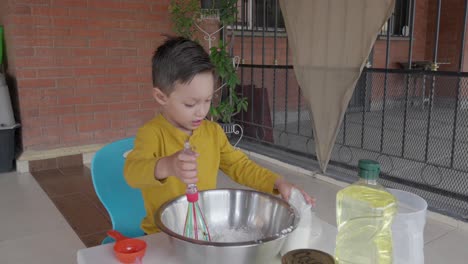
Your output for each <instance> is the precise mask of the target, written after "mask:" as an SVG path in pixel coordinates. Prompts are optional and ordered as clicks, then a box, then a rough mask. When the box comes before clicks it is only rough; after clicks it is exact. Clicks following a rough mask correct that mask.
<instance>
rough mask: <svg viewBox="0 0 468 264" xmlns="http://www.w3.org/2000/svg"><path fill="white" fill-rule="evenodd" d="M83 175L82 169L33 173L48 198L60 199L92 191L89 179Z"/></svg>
mask: <svg viewBox="0 0 468 264" xmlns="http://www.w3.org/2000/svg"><path fill="white" fill-rule="evenodd" d="M83 174H84V171H83V168H82V167H80V168H66V169H60V170H58V169H56V170H46V171H40V172H33V175H34V177H35V178H37V180H38V182H39V184H40V185H41V187H42V188H43V189H44V191H45V192H46V193H47V194H48V195H49V197H60V196H63V195H68V194H75V193H81V192H82V191H83V190H87V189H93V185H92V181H91V178H90V177H89V176H88V175H86V174H85V175H83Z"/></svg>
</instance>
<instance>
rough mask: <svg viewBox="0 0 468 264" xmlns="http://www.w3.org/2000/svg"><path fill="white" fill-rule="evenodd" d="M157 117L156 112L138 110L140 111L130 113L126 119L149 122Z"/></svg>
mask: <svg viewBox="0 0 468 264" xmlns="http://www.w3.org/2000/svg"><path fill="white" fill-rule="evenodd" d="M154 115H155V110H138V111H128V112H127V114H126V119H140V120H149V119H151V118H153V117H154Z"/></svg>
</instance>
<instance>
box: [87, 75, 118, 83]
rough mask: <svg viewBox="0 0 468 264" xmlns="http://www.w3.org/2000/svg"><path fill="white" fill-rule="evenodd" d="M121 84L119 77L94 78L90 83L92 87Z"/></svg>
mask: <svg viewBox="0 0 468 264" xmlns="http://www.w3.org/2000/svg"><path fill="white" fill-rule="evenodd" d="M119 83H121V78H120V77H117V76H116V77H95V78H94V80H93V81H92V84H94V85H106V84H119Z"/></svg>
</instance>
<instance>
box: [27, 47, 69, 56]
mask: <svg viewBox="0 0 468 264" xmlns="http://www.w3.org/2000/svg"><path fill="white" fill-rule="evenodd" d="M34 49H35V51H36V53H35V54H36V56H70V55H71V50H70V48H52V47H50V48H42V47H41V48H34Z"/></svg>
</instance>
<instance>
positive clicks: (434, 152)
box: [237, 65, 468, 220]
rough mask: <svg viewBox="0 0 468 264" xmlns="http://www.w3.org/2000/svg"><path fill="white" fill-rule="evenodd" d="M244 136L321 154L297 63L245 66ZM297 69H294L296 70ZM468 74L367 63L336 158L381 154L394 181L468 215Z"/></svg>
mask: <svg viewBox="0 0 468 264" xmlns="http://www.w3.org/2000/svg"><path fill="white" fill-rule="evenodd" d="M242 67H243V68H244V71H251V73H252V74H251V76H250V77H251V78H249V79H243V85H242V86H241V87H242V91H243V94H244V95H247V97H248V100H249V111H248V112H247V113H245V114H244V115H240V116H238V120H237V122H239V123H240V124H241V125H242V126H243V127H244V136H245V137H246V138H248V139H250V140H251V141H254V142H258V143H263V144H266V145H269V146H271V147H273V148H277V149H281V150H286V152H285V155H287V153H288V151H289V152H291V153H297V154H302V155H303V156H309V157H311V158H312V159H314V155H315V144H314V143H315V142H314V137H313V131H312V127H311V122H310V120H311V117H310V115H309V110H308V108H307V106H306V103H305V102H304V101H303V98H302V95H301V92H300V89H299V86H298V85H297V83H296V81H295V79H294V74H292V73H293V72H292V69H291V67H286V66H283V67H275V66H268V67H261V66H259V65H257V66H256V65H242ZM288 72H289V74H288ZM466 149H468V73H452V72H431V71H421V70H418V71H414V70H384V69H366V70H365V71H364V72H363V74H362V75H361V78H360V80H359V81H358V83H357V85H356V89H355V92H354V94H353V97H352V99H351V101H350V104H349V107H348V110H347V112H346V114H345V116H344V119H343V122H342V125H341V128H340V130H339V133H338V136H337V140H336V144H335V147H334V149H333V152H332V157H331V161H332V164H333V165H334V166H338V167H340V166H341V167H342V168H348V169H352V170H354V171H356V166H357V162H358V160H359V159H362V158H370V159H375V160H378V161H379V162H380V163H381V166H382V181H383V183H384V184H385V185H386V186H389V187H397V188H399V189H411V190H412V191H413V192H416V193H418V194H420V195H421V196H423V197H424V198H425V199H426V200H427V201H428V202H429V204H430V206H431V208H432V209H434V210H438V211H443V212H444V213H446V214H450V215H453V216H455V217H457V218H460V219H464V220H468V218H467V216H468V195H467V193H468V151H466Z"/></svg>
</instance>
